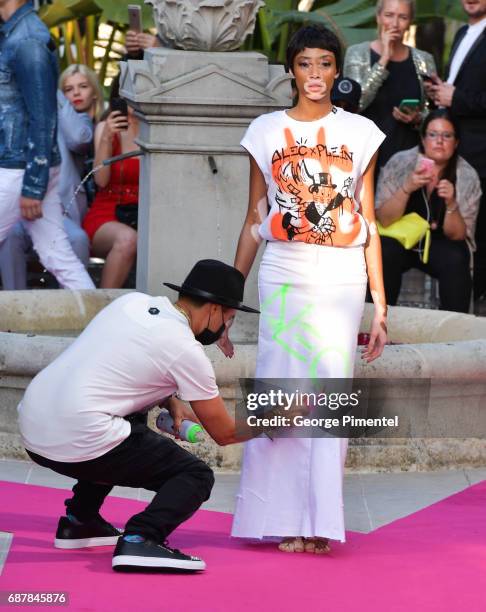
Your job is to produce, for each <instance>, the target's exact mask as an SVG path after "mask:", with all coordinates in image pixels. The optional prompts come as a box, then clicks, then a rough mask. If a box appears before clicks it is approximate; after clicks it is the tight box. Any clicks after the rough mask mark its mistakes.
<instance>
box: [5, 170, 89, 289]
mask: <svg viewBox="0 0 486 612" xmlns="http://www.w3.org/2000/svg"><path fill="white" fill-rule="evenodd" d="M23 176H24V170H22V169H20V170H17V169H10V168H0V244H1V243H2V242H3V241H4V240H5V238H6V237H7V235H8V233H9V230H10V228H11V227H12V226H13V225H14V224H15V223H16V222H17V221H18V220H19V219H20V218H21V215H20V196H21V190H22V180H23ZM58 181H59V167H56V168H51V170H50V173H49V184H48V186H47V192H46V195H45V196H44V199H43V200H42V217H41V218H40V219H36V220H35V221H25V220H24V226H25V229H26V230H27V231H28V233H29V234H30V236H31V238H32V243H33V245H34V249H35V250H36V251H37V253H38V255H39V259H40V260H41V262H42V264H43V265H44V267H45V268H46V269H47V270H49V272H50V273H51V274H53V275H54V276H55V277H56V279H57V281H58V283H59V284H60V285H61V286H62V287H64V288H65V289H94V288H95V286H94V284H93V281H92V280H91V278H90V276H89V274H88V273H87V271H86V268H85V267H84V266H83V264H82V263H81V261H80V260H79V259H78V258H77V257H76V255H75V254H74V251H73V249H72V247H71V245H70V244H69V240H68V237H67V234H66V230H65V229H64V223H63V214H62V209H61V202H60V200H59V195H58Z"/></svg>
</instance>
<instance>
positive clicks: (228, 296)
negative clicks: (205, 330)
mask: <svg viewBox="0 0 486 612" xmlns="http://www.w3.org/2000/svg"><path fill="white" fill-rule="evenodd" d="M164 285H165V286H166V287H169V288H170V289H175V290H176V291H180V292H181V293H185V294H187V295H194V296H196V297H200V298H203V299H206V300H207V301H208V302H213V303H214V304H221V305H222V306H227V307H228V308H235V309H236V310H243V311H244V312H255V313H257V314H258V313H259V312H260V311H259V310H256V309H255V308H250V307H249V306H244V305H243V304H242V303H241V300H242V299H243V290H244V288H245V277H244V276H243V274H242V273H241V272H240V271H239V270H237V269H236V268H233V266H228V264H225V263H223V262H222V261H217V260H216V259H201V260H200V261H198V262H197V263H196V264H195V265H194V267H193V269H192V270H191V271H190V272H189V274H188V275H187V277H186V279H185V281H184V282H183V283H182V285H180V286H179V285H174V284H172V283H164Z"/></svg>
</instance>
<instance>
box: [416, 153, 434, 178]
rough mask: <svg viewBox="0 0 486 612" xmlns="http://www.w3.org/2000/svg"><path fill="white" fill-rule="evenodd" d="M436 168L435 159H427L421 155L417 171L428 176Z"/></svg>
mask: <svg viewBox="0 0 486 612" xmlns="http://www.w3.org/2000/svg"><path fill="white" fill-rule="evenodd" d="M434 166H435V161H434V160H433V159H430V157H425V156H424V155H421V156H420V157H419V159H418V162H417V170H419V171H420V172H425V173H427V174H430V173H431V172H432V171H433V169H434Z"/></svg>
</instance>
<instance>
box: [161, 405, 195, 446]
mask: <svg viewBox="0 0 486 612" xmlns="http://www.w3.org/2000/svg"><path fill="white" fill-rule="evenodd" d="M165 406H166V408H167V410H168V411H169V412H170V416H171V417H172V418H173V419H174V431H175V432H176V438H178V439H180V436H179V432H180V429H181V424H182V421H193V422H194V423H199V424H201V422H200V421H199V419H198V418H197V416H196V415H195V414H194V412H193V411H192V410H191V408H189V406H186V404H185V403H184V402H183V401H181V400H180V399H177V397H171V398H170V399H169V400H168V401H167V402H166V404H165Z"/></svg>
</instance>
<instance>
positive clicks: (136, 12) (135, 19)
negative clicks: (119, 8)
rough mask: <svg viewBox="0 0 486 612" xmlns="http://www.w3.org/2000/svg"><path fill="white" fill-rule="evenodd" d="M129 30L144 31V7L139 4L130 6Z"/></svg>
mask: <svg viewBox="0 0 486 612" xmlns="http://www.w3.org/2000/svg"><path fill="white" fill-rule="evenodd" d="M128 29H129V30H133V31H134V32H141V31H142V7H141V6H140V5H139V4H129V5H128Z"/></svg>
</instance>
